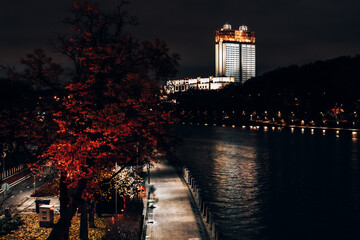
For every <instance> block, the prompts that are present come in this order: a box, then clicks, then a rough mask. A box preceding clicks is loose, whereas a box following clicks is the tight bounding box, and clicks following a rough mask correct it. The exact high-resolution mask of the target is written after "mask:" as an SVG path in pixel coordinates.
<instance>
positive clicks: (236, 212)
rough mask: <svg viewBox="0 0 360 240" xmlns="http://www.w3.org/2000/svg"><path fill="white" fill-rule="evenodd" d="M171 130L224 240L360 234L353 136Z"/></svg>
mask: <svg viewBox="0 0 360 240" xmlns="http://www.w3.org/2000/svg"><path fill="white" fill-rule="evenodd" d="M177 135H178V136H180V137H183V144H182V145H181V146H179V147H178V149H177V154H176V155H177V157H178V158H179V159H181V160H182V161H183V162H184V163H185V165H187V166H188V167H189V169H190V171H191V173H192V174H193V175H194V177H195V179H196V180H197V183H198V184H199V185H200V188H201V190H202V195H203V198H204V199H205V200H207V201H208V202H209V203H210V208H211V209H212V212H213V213H214V214H215V216H216V219H217V222H218V223H219V224H220V227H221V229H222V231H223V233H224V235H225V239H319V237H320V236H321V237H320V238H321V239H325V238H326V239H340V238H341V239H343V237H344V236H346V237H347V239H357V237H359V236H360V233H359V231H358V230H356V229H355V226H356V224H355V223H356V222H359V223H360V217H359V216H360V210H359V203H360V198H359V187H360V184H359V183H360V181H359V180H360V169H359V160H360V157H359V143H358V142H356V141H353V140H352V138H351V136H348V138H347V139H345V137H344V136H341V137H340V138H336V136H335V133H334V136H332V135H331V134H330V133H329V134H327V135H326V136H322V132H321V131H319V132H315V133H314V134H313V133H310V132H309V133H307V132H305V133H301V131H298V132H296V131H295V132H294V133H291V131H290V129H289V130H288V131H287V130H286V129H283V130H282V131H281V132H278V131H274V132H272V131H268V132H263V131H261V130H257V131H253V130H249V129H243V128H236V129H234V128H230V127H229V128H224V127H206V126H205V127H204V126H202V127H195V126H194V127H191V126H180V127H179V128H178V129H177ZM344 219H345V220H344ZM329 229H330V230H329Z"/></svg>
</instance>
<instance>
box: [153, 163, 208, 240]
mask: <svg viewBox="0 0 360 240" xmlns="http://www.w3.org/2000/svg"><path fill="white" fill-rule="evenodd" d="M150 177H151V183H150V185H153V186H154V187H155V188H156V191H155V194H156V197H157V198H158V202H156V203H155V204H154V206H155V208H153V209H151V208H150V209H148V210H149V213H148V221H147V222H148V224H147V229H146V239H151V240H169V239H172V240H188V239H191V240H200V239H207V237H206V233H204V232H205V230H204V229H203V227H202V223H201V222H200V221H201V220H200V219H199V217H197V214H196V213H195V214H194V211H193V208H192V206H193V204H194V203H193V202H192V199H191V198H190V193H189V190H188V188H187V186H186V185H185V183H184V182H183V181H182V180H181V179H180V177H179V175H178V174H177V172H176V170H175V168H174V167H173V166H172V165H170V164H169V163H168V162H163V163H161V164H160V163H157V164H155V168H152V169H151V174H150ZM147 187H149V186H147ZM147 189H148V188H147ZM151 222H153V223H151Z"/></svg>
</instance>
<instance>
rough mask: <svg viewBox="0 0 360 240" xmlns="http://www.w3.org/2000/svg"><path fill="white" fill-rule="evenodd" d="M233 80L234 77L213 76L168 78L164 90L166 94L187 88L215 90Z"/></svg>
mask: <svg viewBox="0 0 360 240" xmlns="http://www.w3.org/2000/svg"><path fill="white" fill-rule="evenodd" d="M234 81H235V79H234V77H213V76H210V77H208V78H201V77H198V78H191V79H179V80H169V81H167V82H166V84H165V87H164V89H165V91H166V93H167V94H169V93H176V92H184V91H187V90H189V89H198V90H217V89H221V88H223V87H225V86H226V85H228V84H229V83H233V82H234Z"/></svg>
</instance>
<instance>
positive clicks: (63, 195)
mask: <svg viewBox="0 0 360 240" xmlns="http://www.w3.org/2000/svg"><path fill="white" fill-rule="evenodd" d="M65 181H66V173H65V172H61V175H60V183H59V184H60V187H59V188H60V197H59V200H60V217H61V216H62V215H63V214H64V211H66V209H67V207H68V205H69V196H68V191H67V184H66V183H65Z"/></svg>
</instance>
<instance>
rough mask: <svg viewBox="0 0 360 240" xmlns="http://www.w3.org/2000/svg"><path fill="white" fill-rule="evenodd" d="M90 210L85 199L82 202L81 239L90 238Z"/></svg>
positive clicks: (86, 239)
mask: <svg viewBox="0 0 360 240" xmlns="http://www.w3.org/2000/svg"><path fill="white" fill-rule="evenodd" d="M87 214H88V211H87V204H86V201H83V202H82V204H81V218H80V239H81V240H88V239H89V234H88V232H89V228H88V215H87Z"/></svg>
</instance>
